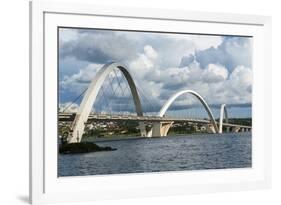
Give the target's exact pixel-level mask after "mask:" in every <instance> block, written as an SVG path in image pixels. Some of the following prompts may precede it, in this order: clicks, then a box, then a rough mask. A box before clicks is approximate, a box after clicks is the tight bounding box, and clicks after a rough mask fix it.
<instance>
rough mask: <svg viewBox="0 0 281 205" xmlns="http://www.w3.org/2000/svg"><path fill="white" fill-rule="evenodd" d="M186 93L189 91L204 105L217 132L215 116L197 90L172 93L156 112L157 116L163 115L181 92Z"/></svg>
mask: <svg viewBox="0 0 281 205" xmlns="http://www.w3.org/2000/svg"><path fill="white" fill-rule="evenodd" d="M186 93H189V94H192V95H193V96H195V97H196V98H197V99H198V100H199V101H200V102H201V104H202V105H203V106H204V108H205V110H206V112H207V113H208V116H209V118H210V121H211V123H212V125H213V126H214V129H215V131H216V133H218V132H219V129H218V126H217V123H216V121H215V118H214V116H213V114H212V112H211V109H210V107H209V106H208V104H207V103H206V101H205V100H204V99H203V97H201V96H200V95H199V94H198V93H197V92H195V91H193V90H182V91H179V92H177V93H175V94H174V95H172V96H171V97H170V98H169V100H167V102H166V103H165V104H164V105H163V107H162V108H161V110H160V111H159V113H158V116H159V117H163V116H164V114H165V113H166V111H167V110H168V108H169V107H170V106H171V104H172V103H173V102H174V101H175V100H176V99H177V98H178V97H179V96H181V95H183V94H186Z"/></svg>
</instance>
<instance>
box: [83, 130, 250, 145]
mask: <svg viewBox="0 0 281 205" xmlns="http://www.w3.org/2000/svg"><path fill="white" fill-rule="evenodd" d="M244 133H248V132H244ZM224 134H231V132H229V133H224ZM239 134H241V133H239ZM195 135H198V136H204V135H212V134H211V133H193V134H175V135H168V136H165V137H142V136H116V137H101V138H96V137H88V138H86V139H85V140H84V142H94V143H98V142H111V141H122V140H139V139H158V138H171V137H183V136H186V137H192V136H195Z"/></svg>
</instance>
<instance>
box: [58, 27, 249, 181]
mask: <svg viewBox="0 0 281 205" xmlns="http://www.w3.org/2000/svg"><path fill="white" fill-rule="evenodd" d="M57 32H58V68H57V69H58V135H57V138H58V177H66V176H86V175H107V174H128V173H147V172H168V171H192V170H207V169H230V168H249V167H251V166H252V134H251V129H252V75H253V73H252V40H253V39H252V37H251V36H233V35H219V34H218V35H213V34H212V35H211V34H197V33H171V32H170V33H168V32H157V31H155V32H152V31H129V30H110V29H95V28H70V27H58V31H57Z"/></svg>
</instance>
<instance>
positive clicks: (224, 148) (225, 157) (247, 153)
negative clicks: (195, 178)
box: [58, 133, 252, 176]
mask: <svg viewBox="0 0 281 205" xmlns="http://www.w3.org/2000/svg"><path fill="white" fill-rule="evenodd" d="M97 144H98V145H100V146H110V147H112V148H117V150H116V151H108V152H93V153H86V154H73V155H61V154H60V155H59V157H58V176H85V175H97V174H98V175H101V174H120V173H143V172H160V171H184V170H203V169H225V168H243V167H251V165H252V154H251V153H252V149H251V148H252V141H251V133H227V134H206V135H187V136H168V137H163V138H146V139H143V138H140V139H133V140H132V139H127V140H118V141H105V142H98V143H97Z"/></svg>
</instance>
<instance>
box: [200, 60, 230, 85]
mask: <svg viewBox="0 0 281 205" xmlns="http://www.w3.org/2000/svg"><path fill="white" fill-rule="evenodd" d="M227 77H228V71H227V69H226V68H225V67H223V66H221V65H215V64H209V65H208V66H207V68H206V69H204V71H203V73H202V78H203V80H204V81H205V82H207V83H218V82H221V81H224V80H226V79H227Z"/></svg>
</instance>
